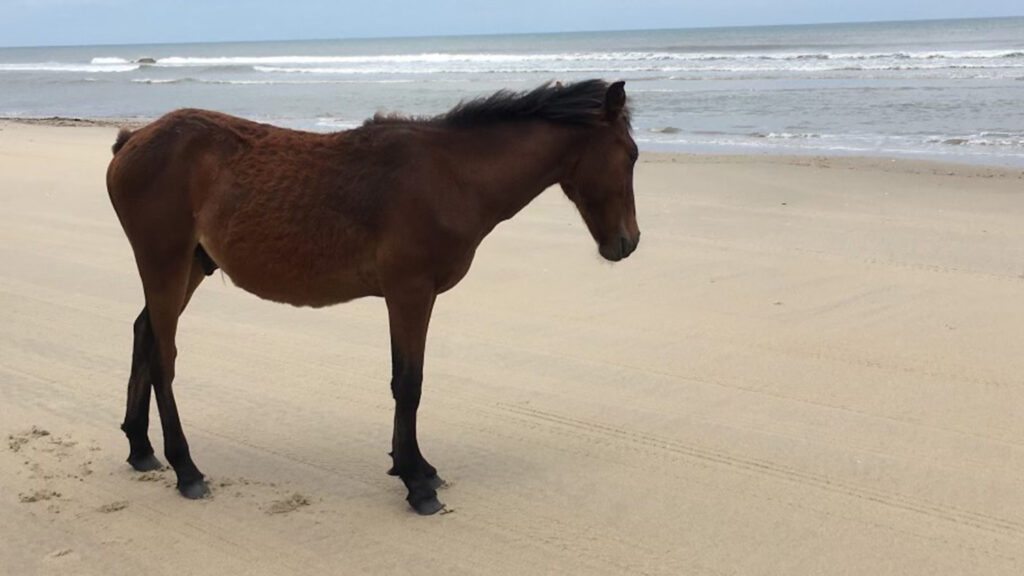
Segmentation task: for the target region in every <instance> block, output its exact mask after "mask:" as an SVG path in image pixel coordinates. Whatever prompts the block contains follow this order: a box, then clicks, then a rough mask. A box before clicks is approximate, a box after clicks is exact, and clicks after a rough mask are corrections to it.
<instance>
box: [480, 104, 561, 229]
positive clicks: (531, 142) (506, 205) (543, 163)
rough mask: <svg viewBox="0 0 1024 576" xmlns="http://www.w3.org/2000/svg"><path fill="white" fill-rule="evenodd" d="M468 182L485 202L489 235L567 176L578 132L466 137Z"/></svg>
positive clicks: (551, 129) (525, 126)
mask: <svg viewBox="0 0 1024 576" xmlns="http://www.w3.org/2000/svg"><path fill="white" fill-rule="evenodd" d="M466 137H467V141H466V142H465V143H464V144H465V148H464V152H465V161H464V162H462V164H461V168H462V170H463V171H464V172H465V174H464V176H465V178H464V179H463V181H464V182H469V183H470V188H471V189H472V190H471V193H472V194H473V195H474V196H476V197H477V198H478V199H479V200H480V201H481V207H482V208H484V209H485V211H486V212H487V214H486V215H485V217H486V218H488V219H491V218H493V222H489V223H487V224H488V225H489V226H488V229H490V228H492V227H493V226H495V225H497V224H498V223H499V222H501V221H503V220H507V219H509V218H511V217H512V216H514V215H515V214H516V213H517V212H519V211H520V210H522V209H523V208H524V207H526V205H527V204H529V203H530V202H531V201H532V200H533V199H534V198H536V197H537V196H538V195H540V193H541V192H543V191H544V190H545V189H546V188H548V187H550V186H553V185H554V184H557V183H558V182H559V180H560V179H561V178H562V177H563V176H564V174H565V171H566V167H567V162H568V157H569V156H570V155H571V153H572V150H573V148H574V147H575V145H576V143H577V142H578V140H579V138H580V134H579V130H578V129H574V128H573V127H569V126H559V125H552V124H549V123H546V122H522V123H510V124H508V125H505V126H499V127H496V128H494V129H493V130H488V131H480V132H472V133H471V132H467V136H466Z"/></svg>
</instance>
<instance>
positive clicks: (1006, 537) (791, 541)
mask: <svg viewBox="0 0 1024 576" xmlns="http://www.w3.org/2000/svg"><path fill="white" fill-rule="evenodd" d="M72 124H74V123H72ZM115 133H116V128H114V127H112V126H109V125H98V126H52V125H45V124H40V125H27V124H22V123H13V122H0V436H2V440H3V442H2V443H0V518H2V519H3V521H2V522H0V573H2V574H11V575H31V574H77V575H87V576H89V575H97V576H99V575H105V576H106V575H117V574H153V575H158V574H174V575H180V574H211V575H214V574H215V575H225V574H247V575H263V574H266V575H282V574H389V575H390V574H414V575H421V574H422V575H429V574H466V575H477V574H496V575H501V574H516V575H523V574H526V575H530V574H553V575H555V574H557V575H575V574H579V575H595V574H608V575H626V574H630V575H632V574H665V575H684V574H685V575H703V574H708V575H722V574H743V575H757V574H764V575H787V576H795V575H820V574H854V575H882V574H893V575H901V576H907V575H914V574H927V575H935V574H985V575H998V574H1007V575H1019V574H1021V573H1022V572H1024V172H1022V171H1021V170H1009V169H999V168H986V167H974V166H962V165H952V164H939V163H930V162H914V161H905V160H889V159H869V158H839V157H811V156H808V157H785V156H746V157H738V156H737V157H726V156H696V155H692V156H691V155H657V154H646V155H643V156H642V157H641V163H640V164H639V165H638V168H637V174H636V182H635V188H636V200H637V209H638V218H639V222H640V227H641V230H642V231H643V242H642V243H641V245H640V247H639V250H638V251H637V253H636V254H635V255H634V256H632V257H631V258H630V259H629V260H627V261H625V262H622V263H619V264H615V265H611V264H608V263H606V262H604V261H602V260H601V259H600V258H599V256H598V254H597V251H596V248H595V246H594V245H593V242H592V241H591V240H590V237H589V236H588V234H587V233H586V230H585V228H584V225H583V223H582V221H581V220H580V218H579V216H578V215H577V214H576V212H575V210H574V209H573V208H572V206H571V205H570V203H569V202H568V201H567V200H566V199H565V198H564V197H563V195H562V194H561V192H560V191H557V190H549V191H548V192H546V193H545V194H544V195H542V196H541V197H540V198H539V199H538V200H537V201H535V202H534V203H533V204H531V205H530V206H529V207H527V209H526V210H524V211H523V212H522V213H521V214H520V215H519V216H517V217H516V218H514V219H513V220H511V221H509V222H508V223H506V224H503V225H502V226H500V227H499V228H498V229H497V230H496V231H495V232H494V233H493V234H492V235H491V236H490V237H489V238H488V239H487V240H486V241H485V242H484V244H483V246H482V247H481V249H480V250H479V252H478V254H477V258H476V260H475V263H474V267H473V269H472V270H471V271H470V273H469V275H468V277H467V278H466V279H465V280H464V281H463V282H462V283H461V284H460V285H459V286H458V287H456V288H455V289H454V290H453V291H451V292H449V293H447V294H445V295H443V296H442V297H441V298H440V299H439V301H438V305H437V307H436V310H435V313H434V317H433V321H432V323H431V334H430V338H429V342H428V352H427V365H426V371H425V373H426V376H425V384H424V395H423V404H422V406H421V410H420V430H419V434H420V443H421V446H422V447H423V450H424V453H425V455H426V456H427V457H428V458H429V459H430V460H431V462H432V463H433V464H434V465H436V466H437V467H438V469H439V471H440V473H441V475H442V476H444V477H445V478H446V480H447V481H448V483H449V485H448V486H447V487H446V488H445V489H443V490H442V491H441V492H440V497H441V500H443V501H444V502H445V503H446V504H447V505H448V507H449V509H450V513H447V514H444V515H437V516H433V517H425V518H424V517H418V516H416V515H415V514H414V513H413V512H412V511H411V510H410V509H409V507H408V506H407V505H406V503H405V502H404V500H403V498H404V496H405V489H404V487H403V486H402V485H401V483H400V482H399V481H398V480H396V479H394V478H391V477H389V476H387V475H386V474H385V471H386V470H387V469H388V467H389V465H390V459H389V458H388V456H387V452H388V449H389V446H390V439H391V424H392V400H391V396H390V390H389V387H388V379H389V377H390V375H389V370H390V362H389V351H388V334H387V318H386V313H385V308H384V303H383V301H381V300H362V301H357V302H353V303H350V304H346V305H342V306H337V307H333V308H329V309H324V310H308V309H295V308H291V307H287V306H282V305H277V304H272V303H268V302H263V301H261V300H259V299H257V298H256V297H254V296H251V295H249V294H246V293H244V292H243V291H241V290H240V289H238V288H236V287H234V286H233V285H232V284H231V281H230V279H228V278H226V277H223V276H221V275H220V274H217V275H215V276H213V277H211V278H209V279H207V280H206V281H205V282H204V284H203V285H202V286H201V287H200V289H199V291H198V292H197V293H196V296H195V298H194V300H193V301H192V303H191V304H190V306H189V309H188V310H187V311H186V313H185V314H184V315H183V317H182V321H181V324H180V328H179V333H178V349H179V356H178V365H177V379H176V381H175V390H176V394H177V400H178V406H179V409H180V411H181V414H182V419H183V424H184V428H185V431H186V434H187V435H188V438H189V441H190V443H191V446H192V453H193V456H194V458H195V460H196V463H197V464H198V465H199V467H200V468H201V469H202V470H203V471H204V472H205V473H206V474H207V478H208V480H209V481H210V484H211V487H212V489H213V496H212V498H209V499H206V500H203V501H197V502H193V501H187V500H185V499H183V498H181V497H180V496H179V495H178V494H177V492H176V491H175V490H174V489H173V479H174V475H173V473H172V472H171V471H169V470H165V471H162V472H154V473H146V474H139V473H136V472H133V471H132V470H131V469H130V467H129V466H128V465H127V464H126V463H125V461H124V459H125V457H126V456H127V453H128V444H127V441H126V440H125V438H124V436H123V434H122V433H121V431H120V430H119V429H118V426H119V424H120V422H121V418H122V416H123V407H124V394H125V385H126V383H127V378H128V369H129V363H130V354H131V344H132V332H131V323H132V320H133V319H134V318H135V316H136V315H137V314H138V312H139V310H140V309H141V307H142V294H141V288H140V285H139V280H138V277H137V274H136V271H135V266H134V262H133V259H132V254H131V250H130V247H129V246H128V243H127V241H126V240H125V238H124V236H123V233H122V231H121V229H120V227H119V225H118V223H117V220H116V217H115V216H114V213H113V211H112V209H111V207H110V203H109V201H108V199H107V193H106V188H105V184H104V173H105V170H106V166H107V163H108V161H109V159H110V145H111V144H112V142H113V140H114V135H115ZM152 414H153V416H152V417H153V420H154V425H153V426H152V427H151V437H152V438H153V441H154V444H155V446H156V448H157V452H158V454H160V453H161V452H162V441H161V437H160V433H159V426H158V425H156V423H157V422H158V420H157V415H156V409H155V408H154V409H153V410H152Z"/></svg>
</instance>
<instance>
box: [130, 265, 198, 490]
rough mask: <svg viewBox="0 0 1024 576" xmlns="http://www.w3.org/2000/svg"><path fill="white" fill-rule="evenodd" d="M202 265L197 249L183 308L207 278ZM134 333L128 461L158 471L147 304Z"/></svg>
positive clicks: (153, 347) (153, 359) (152, 341)
mask: <svg viewBox="0 0 1024 576" xmlns="http://www.w3.org/2000/svg"><path fill="white" fill-rule="evenodd" d="M207 258H209V257H207ZM201 264H205V263H203V262H202V260H201V257H200V254H199V251H198V250H197V252H196V262H195V263H193V265H192V269H191V273H190V277H189V281H188V288H187V290H186V293H185V303H184V304H183V305H182V309H184V307H185V304H187V303H188V300H189V298H191V296H192V293H193V292H194V291H195V289H196V287H198V286H199V283H200V282H202V280H203V278H204V275H203V274H202V271H203V269H204V268H205V266H201ZM133 332H134V335H135V342H134V345H133V348H132V368H131V375H130V376H129V378H128V402H127V404H128V405H127V408H126V410H125V416H124V423H123V424H121V430H123V431H124V433H125V435H126V436H128V443H129V446H130V451H129V454H128V463H129V464H131V465H132V468H135V469H136V470H138V471H140V472H145V471H149V470H159V469H160V468H161V467H162V466H163V465H162V464H161V463H160V460H158V459H157V458H156V456H155V455H154V453H153V445H152V444H151V443H150V441H149V398H150V389H151V386H152V383H153V379H152V378H151V375H152V371H153V363H154V362H156V361H157V359H156V356H155V355H156V352H157V351H156V342H155V339H154V336H153V325H152V322H151V321H150V318H149V307H148V306H147V307H144V308H143V309H142V312H141V313H140V314H139V316H138V318H136V319H135V324H134V326H133Z"/></svg>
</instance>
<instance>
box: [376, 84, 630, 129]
mask: <svg viewBox="0 0 1024 576" xmlns="http://www.w3.org/2000/svg"><path fill="white" fill-rule="evenodd" d="M608 86H609V84H608V83H607V82H605V81H604V80H583V81H581V82H574V83H572V84H562V83H552V82H546V83H544V84H542V85H540V86H539V87H537V88H534V89H533V90H530V91H528V92H513V91H511V90H499V91H497V92H495V93H494V94H491V95H490V96H484V97H481V98H475V99H473V100H469V101H463V102H459V103H458V104H457V105H456V106H455V107H454V108H452V109H451V110H449V111H448V112H445V113H444V114H440V115H437V116H431V117H426V118H410V117H405V116H396V115H381V114H378V115H376V116H374V117H373V118H372V119H371V120H368V121H367V124H386V123H406V122H426V123H430V124H440V125H444V126H451V127H456V128H469V127H473V126H481V125H487V124H493V123H495V122H508V121H516V120H547V121H549V122H556V123H559V124H577V125H585V126H590V125H595V124H599V123H600V122H602V121H603V120H604V114H603V112H604V103H605V96H606V94H607V92H608ZM623 116H624V117H625V118H626V122H627V123H628V122H629V111H628V109H624V110H623Z"/></svg>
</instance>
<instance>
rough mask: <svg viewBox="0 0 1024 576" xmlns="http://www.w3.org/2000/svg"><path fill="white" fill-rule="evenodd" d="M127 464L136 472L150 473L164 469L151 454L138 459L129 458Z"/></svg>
mask: <svg viewBox="0 0 1024 576" xmlns="http://www.w3.org/2000/svg"><path fill="white" fill-rule="evenodd" d="M128 463H129V464H131V465H132V468H134V469H135V470H136V471H137V472H150V471H152V470H160V469H162V468H163V467H164V465H163V464H161V463H160V460H158V459H157V457H156V456H154V455H153V454H152V453H150V454H147V455H145V456H140V457H138V458H134V457H132V456H129V457H128Z"/></svg>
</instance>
